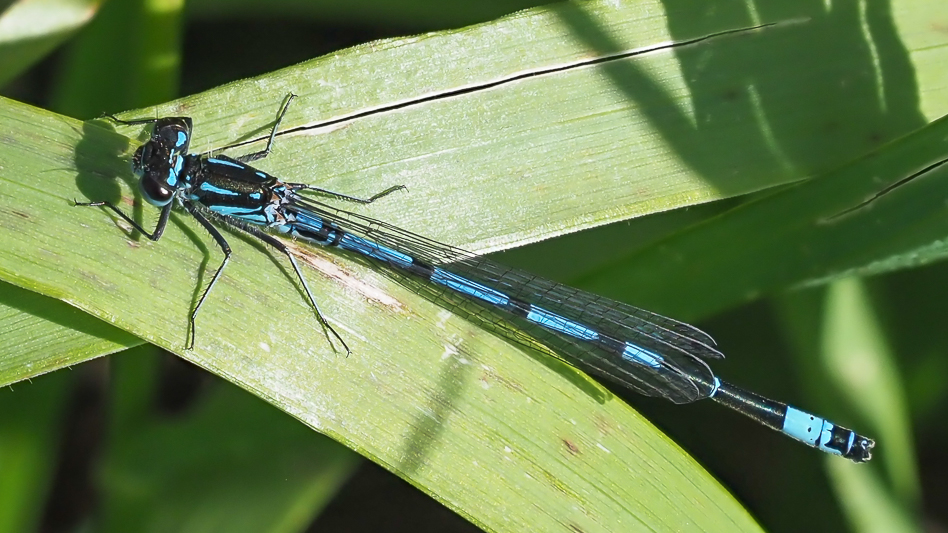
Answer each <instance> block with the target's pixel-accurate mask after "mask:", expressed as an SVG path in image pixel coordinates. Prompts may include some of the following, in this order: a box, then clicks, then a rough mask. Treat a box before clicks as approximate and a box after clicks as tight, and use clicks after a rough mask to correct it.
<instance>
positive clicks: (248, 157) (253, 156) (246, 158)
mask: <svg viewBox="0 0 948 533" xmlns="http://www.w3.org/2000/svg"><path fill="white" fill-rule="evenodd" d="M294 98H296V95H295V94H293V93H290V94H288V95H287V96H286V100H285V101H284V102H283V107H281V108H280V114H279V115H277V119H276V122H274V123H273V129H271V130H270V138H269V139H267V146H266V148H264V149H263V150H260V151H259V152H253V153H250V154H245V155H242V156H240V157H238V158H236V159H237V161H240V162H241V163H249V162H251V161H256V160H258V159H263V158H264V157H267V156H268V155H270V149H271V148H272V147H273V138H274V137H276V133H277V130H278V129H279V128H280V123H281V122H283V116H284V115H286V110H287V109H288V108H289V107H290V102H292V101H293V99H294Z"/></svg>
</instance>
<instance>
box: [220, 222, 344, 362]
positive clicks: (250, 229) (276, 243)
mask: <svg viewBox="0 0 948 533" xmlns="http://www.w3.org/2000/svg"><path fill="white" fill-rule="evenodd" d="M239 229H241V230H243V231H246V232H247V233H249V234H251V235H253V236H254V237H256V238H258V239H260V240H261V241H263V242H265V243H267V244H269V245H270V246H273V247H274V248H276V249H277V250H279V251H281V252H283V253H284V254H286V256H287V257H288V258H289V259H290V264H291V265H293V270H295V271H296V276H297V277H298V278H299V279H300V283H302V284H303V290H305V291H306V297H307V298H309V303H310V305H312V306H313V310H314V311H316V318H317V319H318V320H319V323H320V324H321V325H322V326H323V327H324V328H325V329H326V330H327V331H328V332H329V333H332V334H333V336H334V337H336V339H338V340H339V342H340V343H342V347H343V348H345V349H346V354H347V355H349V354H351V353H352V350H350V349H349V345H348V344H346V341H344V340H343V339H342V337H341V336H340V335H339V333H337V332H336V330H335V329H334V328H333V327H332V326H331V325H330V324H329V321H327V320H326V317H325V316H323V312H322V311H321V310H320V309H319V305H317V304H316V299H315V298H313V293H312V291H310V290H309V284H307V283H306V278H304V277H303V272H301V271H300V267H299V265H297V264H296V258H295V257H294V256H293V253H292V252H290V249H289V248H287V246H286V245H285V244H283V243H282V242H280V240H279V239H277V238H276V237H274V236H273V235H270V234H269V233H267V232H265V231H263V230H260V229H258V228H256V227H254V226H242V227H240V228H239ZM327 338H328V335H327Z"/></svg>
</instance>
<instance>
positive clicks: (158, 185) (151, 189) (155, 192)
mask: <svg viewBox="0 0 948 533" xmlns="http://www.w3.org/2000/svg"><path fill="white" fill-rule="evenodd" d="M138 183H139V186H140V187H141V190H142V195H144V196H145V200H146V201H147V202H148V203H150V204H151V205H154V206H157V207H162V206H165V205H168V202H170V201H171V199H172V198H174V192H175V190H174V189H172V188H170V187H168V186H167V185H166V184H164V183H162V182H160V181H158V180H155V179H149V178H148V177H145V178H142V180H141V181H139V182H138Z"/></svg>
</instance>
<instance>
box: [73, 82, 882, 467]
mask: <svg viewBox="0 0 948 533" xmlns="http://www.w3.org/2000/svg"><path fill="white" fill-rule="evenodd" d="M293 98H294V95H290V96H288V97H287V99H286V101H285V102H284V104H283V106H282V107H281V109H280V113H279V115H278V117H277V120H276V122H275V123H274V125H273V129H272V130H271V132H270V137H269V139H268V142H267V146H266V147H265V148H264V149H263V150H261V151H259V152H254V153H251V154H247V155H245V156H242V157H239V158H236V159H234V158H230V157H227V156H223V155H218V156H212V155H206V154H190V153H188V147H189V145H190V141H191V129H192V122H191V119H190V118H188V117H168V118H157V119H140V120H130V121H126V120H119V119H116V118H114V117H111V118H112V120H114V121H116V122H118V123H121V124H129V125H132V124H153V130H152V133H151V138H150V139H149V140H148V141H147V142H145V144H143V145H142V146H140V147H139V148H138V150H137V151H136V152H135V155H134V156H133V158H132V166H133V168H134V170H135V172H136V173H137V174H138V175H139V176H140V181H139V185H140V188H141V192H142V194H143V195H144V197H145V199H146V200H147V201H148V202H149V203H151V204H153V205H155V206H157V207H161V214H160V216H159V218H158V224H157V225H156V226H155V229H154V231H152V232H149V231H147V230H145V229H144V228H143V227H141V226H140V225H139V224H138V223H136V222H135V221H134V220H132V219H131V217H129V216H128V215H126V214H125V213H124V212H123V211H122V210H120V209H119V208H118V207H116V206H115V205H114V204H112V203H109V202H87V203H79V202H77V203H76V205H79V206H102V207H107V208H109V209H111V210H112V211H114V212H115V213H116V214H117V215H118V216H120V217H121V218H122V219H124V220H125V221H126V222H128V223H129V224H131V225H132V226H133V227H134V228H135V229H136V230H138V231H140V232H141V233H142V234H143V235H145V236H147V237H148V238H149V239H151V240H153V241H157V240H158V239H159V238H160V237H161V235H162V232H163V231H164V229H165V226H166V225H167V223H168V217H169V215H170V214H171V209H172V208H173V207H174V206H175V205H179V206H181V207H183V208H184V209H185V210H186V211H187V212H188V213H190V214H191V215H192V216H193V217H194V218H196V219H197V220H198V222H200V223H201V225H202V226H204V228H205V229H207V231H208V232H209V233H210V234H211V236H212V237H213V238H214V240H215V241H217V244H218V245H219V246H220V248H221V250H222V251H223V252H224V261H223V262H222V263H221V266H220V268H218V269H217V272H215V273H214V276H213V277H212V278H211V281H210V283H208V285H207V288H206V289H205V290H204V292H203V293H202V294H201V297H200V298H199V299H198V301H197V304H196V305H195V306H194V309H193V310H192V312H191V318H190V323H189V328H188V337H187V339H188V343H187V346H188V349H191V348H192V347H193V345H194V337H195V319H196V317H197V314H198V311H199V310H200V309H201V306H202V305H203V304H204V302H205V300H206V299H207V297H208V295H209V294H210V292H211V289H212V288H213V287H214V284H215V283H217V280H218V279H220V276H221V274H222V272H223V271H224V267H225V266H227V262H228V261H229V259H230V256H231V248H230V246H229V245H228V244H227V240H226V239H225V238H224V236H223V235H222V234H221V232H220V231H219V230H218V229H217V227H215V225H214V224H212V223H211V220H214V221H216V222H218V223H223V224H224V225H226V226H229V227H231V228H233V229H235V230H237V231H243V232H246V233H248V234H250V235H253V236H254V237H257V238H259V239H260V240H262V241H264V242H265V243H267V244H269V245H271V246H273V247H274V248H276V249H277V250H279V251H280V252H282V253H284V254H285V255H286V256H287V257H288V258H289V260H290V263H291V264H292V265H293V269H294V271H295V272H296V275H297V276H298V277H299V279H300V282H301V283H302V285H303V289H304V290H305V292H306V296H307V298H308V299H309V303H310V304H311V305H312V307H313V309H314V311H315V312H316V317H317V318H318V320H319V322H320V324H321V325H322V326H323V327H324V328H325V329H326V331H328V332H329V333H331V334H332V336H334V337H335V338H336V339H337V340H338V341H339V342H340V343H341V344H342V346H343V347H345V349H346V351H347V352H349V347H348V346H347V345H346V343H345V341H344V340H343V339H342V337H341V336H340V335H339V334H338V333H337V332H336V331H335V330H334V329H333V328H332V326H331V325H330V324H329V322H327V321H326V319H325V317H324V316H323V314H322V312H321V311H320V310H319V306H318V305H317V303H316V299H315V298H314V297H313V294H312V292H311V291H310V289H309V286H308V285H307V283H306V279H305V278H304V277H303V274H302V272H301V271H300V269H299V266H298V265H297V263H296V260H295V258H294V257H293V254H292V253H291V251H290V249H289V248H288V247H287V245H286V244H285V243H284V242H283V241H282V240H281V239H280V238H278V237H277V236H278V235H282V236H285V237H291V238H295V239H299V240H302V241H305V242H308V243H312V244H316V245H319V246H333V247H337V248H340V249H342V250H346V251H349V252H353V253H355V254H358V255H359V256H361V257H363V258H367V259H369V260H371V261H372V262H374V263H377V264H381V265H383V266H384V267H386V268H388V269H389V271H390V272H393V273H396V274H397V276H398V277H399V279H402V280H405V281H406V282H408V283H410V284H411V286H412V287H413V288H416V289H418V290H420V291H421V292H422V293H423V294H424V295H426V296H428V297H429V298H431V299H432V300H434V301H435V302H437V303H439V304H441V305H444V306H446V307H448V308H450V309H451V310H454V311H456V312H459V313H461V314H462V315H463V316H465V317H467V318H469V319H471V320H473V321H475V322H476V323H478V324H479V325H482V326H484V327H487V328H489V329H490V330H492V331H494V332H496V333H499V334H502V335H504V336H506V337H507V338H510V339H512V340H515V341H518V342H521V343H524V344H528V345H531V344H535V343H540V344H542V345H544V346H546V347H547V348H548V349H550V350H551V351H552V352H553V353H555V354H557V355H558V356H560V357H562V358H563V359H564V360H565V361H566V362H568V363H569V364H571V365H573V366H575V367H577V368H579V369H580V370H583V371H585V372H588V373H590V374H593V375H594V376H597V377H599V378H603V379H606V380H608V381H611V382H614V383H617V384H619V385H621V386H624V387H627V388H629V389H631V390H634V391H636V392H639V393H641V394H645V395H647V396H655V397H660V398H665V399H667V400H669V401H672V402H674V403H679V404H680V403H688V402H693V401H696V400H701V399H704V398H711V399H713V400H715V401H716V402H718V403H721V404H723V405H725V406H727V407H730V408H731V409H734V410H735V411H738V412H740V413H743V414H745V415H747V416H748V417H750V418H753V419H754V420H756V421H758V422H760V423H761V424H764V425H766V426H768V427H770V428H772V429H775V430H777V431H780V432H782V433H784V434H786V435H788V436H790V437H792V438H794V439H797V440H799V441H801V442H803V443H804V444H807V445H809V446H812V447H814V448H818V449H820V450H822V451H824V452H827V453H831V454H834V455H841V456H843V457H845V458H847V459H850V460H852V461H855V462H864V461H868V460H869V459H870V458H871V456H872V455H871V452H872V447H873V446H874V445H875V443H874V442H873V441H872V440H871V439H868V438H866V437H863V436H861V435H858V434H856V433H855V432H853V431H851V430H849V429H846V428H844V427H841V426H838V425H836V424H833V423H831V422H830V421H828V420H825V419H823V418H820V417H817V416H814V415H811V414H809V413H806V412H804V411H801V410H799V409H797V408H795V407H791V406H789V405H787V404H784V403H781V402H777V401H774V400H770V399H768V398H764V397H762V396H759V395H757V394H754V393H752V392H748V391H745V390H743V389H741V388H739V387H736V386H734V385H731V384H730V383H727V382H725V381H722V380H721V379H720V378H718V377H717V376H715V375H714V373H713V372H712V371H711V369H710V368H709V367H708V364H707V363H706V360H710V359H718V358H721V357H723V355H722V354H721V353H720V352H719V351H718V350H717V349H716V348H715V347H714V346H715V344H714V341H713V340H712V339H711V337H710V336H709V335H708V334H706V333H704V332H703V331H701V330H699V329H697V328H695V327H693V326H690V325H688V324H685V323H682V322H678V321H676V320H672V319H670V318H666V317H664V316H661V315H657V314H655V313H651V312H649V311H646V310H644V309H638V308H636V307H632V306H631V305H627V304H624V303H621V302H616V301H614V300H610V299H608V298H603V297H601V296H596V295H594V294H590V293H587V292H583V291H581V290H578V289H573V288H570V287H567V286H564V285H561V284H558V283H554V282H552V281H549V280H545V279H542V278H538V277H536V276H532V275H530V274H527V273H525V272H522V271H519V270H515V269H511V268H507V267H504V266H501V265H499V264H497V263H494V262H492V261H489V260H487V259H484V258H481V257H477V256H475V255H474V254H471V253H469V252H466V251H464V250H460V249H458V248H454V247H451V246H447V245H444V244H441V243H438V242H435V241H433V240H431V239H427V238H425V237H421V236H419V235H415V234H413V233H411V232H408V231H405V230H403V229H399V228H397V227H394V226H392V225H390V224H386V223H384V222H380V221H377V220H374V219H371V218H368V217H365V216H362V215H359V214H356V213H352V212H348V211H344V210H341V209H337V208H334V207H332V206H329V205H326V204H324V203H321V202H318V201H315V200H313V199H311V198H308V197H306V196H303V195H302V194H300V193H301V192H302V191H306V190H309V191H312V192H315V193H319V194H324V195H328V196H331V197H335V198H339V199H342V200H347V201H355V202H360V203H370V202H372V201H374V200H376V199H378V198H381V197H382V196H385V195H387V194H389V193H391V192H394V191H395V190H398V189H400V188H402V187H400V186H398V187H392V188H390V189H388V190H385V191H383V192H381V193H379V194H376V195H375V196H373V197H371V198H367V199H360V198H355V197H351V196H347V195H343V194H338V193H334V192H332V191H327V190H324V189H320V188H317V187H313V186H310V185H306V184H302V183H286V182H283V181H280V180H279V179H277V178H276V177H274V176H271V175H269V174H267V173H266V172H263V171H261V170H257V169H255V168H253V167H251V166H249V165H248V164H247V163H249V162H251V161H255V160H258V159H262V158H264V157H266V156H267V155H268V154H269V153H270V148H271V146H272V145H273V139H274V137H275V136H276V132H277V130H278V128H279V126H280V122H281V121H282V119H283V116H284V115H285V114H286V110H287V107H288V106H289V104H290V101H292V99H293Z"/></svg>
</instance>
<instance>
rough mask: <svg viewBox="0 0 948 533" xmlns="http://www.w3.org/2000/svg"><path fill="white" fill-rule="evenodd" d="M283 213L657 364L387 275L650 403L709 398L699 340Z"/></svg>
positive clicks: (565, 290) (372, 228) (425, 249)
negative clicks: (649, 355)
mask: <svg viewBox="0 0 948 533" xmlns="http://www.w3.org/2000/svg"><path fill="white" fill-rule="evenodd" d="M285 207H286V209H287V211H290V212H295V213H304V214H307V215H309V216H316V217H319V218H321V219H322V220H324V221H326V222H329V223H331V224H332V225H334V226H336V227H338V228H339V229H341V230H343V231H345V232H348V233H351V234H353V235H355V236H358V237H361V238H364V239H366V240H369V241H372V242H375V243H377V244H379V245H382V246H385V247H388V248H391V249H393V250H396V251H398V252H400V253H402V254H405V255H408V256H410V257H412V258H414V259H415V260H416V261H421V262H423V263H426V264H428V265H431V266H438V267H440V268H442V269H444V270H446V271H448V272H451V273H453V274H455V275H457V276H460V277H462V278H465V279H467V280H470V281H472V282H474V283H477V284H481V285H484V286H486V287H489V288H491V289H494V290H496V291H499V292H501V293H503V294H505V295H507V296H509V297H512V298H516V299H518V300H521V301H524V302H527V303H529V304H531V305H534V306H537V307H540V308H542V309H545V310H546V311H549V312H551V313H555V314H557V315H560V316H562V317H563V318H566V319H567V320H570V321H574V322H578V323H580V324H583V325H585V326H586V327H588V328H590V329H592V330H595V331H596V332H597V333H600V334H602V335H607V336H609V337H612V338H614V339H618V340H620V341H623V342H626V343H630V344H633V345H635V346H638V347H641V348H645V349H648V350H650V351H651V352H653V353H656V354H658V355H660V356H661V358H662V360H661V361H660V364H658V365H657V366H654V367H653V366H648V365H643V364H641V363H636V362H634V361H633V360H630V359H628V358H624V357H622V356H620V355H619V354H617V353H615V352H614V351H610V350H607V349H606V348H605V347H604V346H602V345H601V344H598V343H595V342H589V341H585V340H582V339H577V338H575V337H572V336H569V335H566V334H563V333H560V332H558V331H556V330H551V329H547V328H544V327H543V326H540V325H538V324H536V323H534V322H531V321H528V320H526V318H524V317H521V316H517V315H514V314H512V313H508V312H504V311H502V310H501V309H500V308H497V307H495V306H492V305H490V304H488V303H486V302H482V301H480V300H477V299H473V298H469V297H465V296H464V295H463V294H460V293H458V292H456V291H453V290H451V289H449V288H447V287H445V286H443V285H439V284H436V283H432V282H430V281H428V280H425V279H422V278H420V277H418V276H413V275H411V274H409V273H407V272H405V271H399V270H398V269H390V268H387V269H386V272H387V273H389V274H391V275H393V277H395V278H396V279H397V280H398V281H400V282H401V283H404V284H407V285H409V286H410V287H411V288H412V289H413V290H415V291H416V292H418V293H419V294H421V295H423V296H425V297H427V298H428V299H430V300H432V301H433V302H435V303H437V304H439V305H441V306H443V307H445V308H447V309H449V310H452V311H454V312H456V313H458V314H461V315H462V316H464V317H465V318H467V319H468V320H471V321H472V322H474V323H476V324H478V325H479V326H481V327H484V328H486V329H488V330H490V331H492V332H494V333H496V334H499V335H501V336H503V337H505V338H508V339H511V340H514V341H516V342H518V343H522V344H526V345H528V346H533V347H536V344H537V343H539V344H541V345H543V346H545V347H546V348H547V349H548V350H549V351H551V353H552V354H554V355H556V356H558V357H559V358H560V359H562V360H564V361H566V362H567V363H569V364H570V365H572V366H575V367H577V368H579V369H581V370H584V371H587V372H589V373H591V374H594V375H596V376H598V377H601V378H605V379H607V380H610V381H614V382H616V383H618V384H620V385H623V386H625V387H628V388H630V389H632V390H635V391H637V392H639V393H641V394H645V395H648V396H656V397H662V398H666V399H668V400H670V401H672V402H675V403H687V402H691V401H695V400H698V399H701V398H706V397H708V396H710V394H711V392H712V391H713V388H714V385H713V383H714V374H713V373H712V371H711V370H710V368H708V366H707V364H706V363H705V362H704V361H703V360H702V359H712V358H720V357H723V356H722V355H721V353H720V352H718V351H717V350H716V349H715V348H714V340H713V339H712V338H711V337H710V336H709V335H708V334H706V333H705V332H703V331H701V330H699V329H697V328H695V327H693V326H690V325H688V324H685V323H682V322H678V321H676V320H673V319H670V318H667V317H664V316H662V315H658V314H655V313H652V312H650V311H646V310H644V309H640V308H637V307H634V306H631V305H628V304H624V303H621V302H617V301H615V300H611V299H608V298H604V297H602V296H597V295H595V294H592V293H589V292H585V291H581V290H579V289H574V288H572V287H568V286H566V285H562V284H560V283H556V282H553V281H550V280H547V279H544V278H541V277H538V276H534V275H531V274H529V273H526V272H523V271H521V270H517V269H512V268H508V267H505V266H503V265H500V264H498V263H495V262H493V261H490V260H488V259H485V258H482V257H478V256H476V255H474V254H472V253H470V252H467V251H464V250H461V249H459V248H454V247H452V246H448V245H445V244H442V243H439V242H437V241H434V240H432V239H428V238H426V237H422V236H420V235H416V234H414V233H411V232H409V231H406V230H403V229H401V228H398V227H396V226H392V225H391V224H387V223H384V222H381V221H378V220H374V219H372V218H369V217H365V216H362V215H359V214H356V213H351V212H348V211H344V210H341V209H337V208H334V207H332V206H328V205H325V204H322V203H320V202H316V201H313V200H310V199H308V198H304V197H302V196H299V195H298V194H291V195H290V196H289V198H288V203H287V205H286V206H285Z"/></svg>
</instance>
